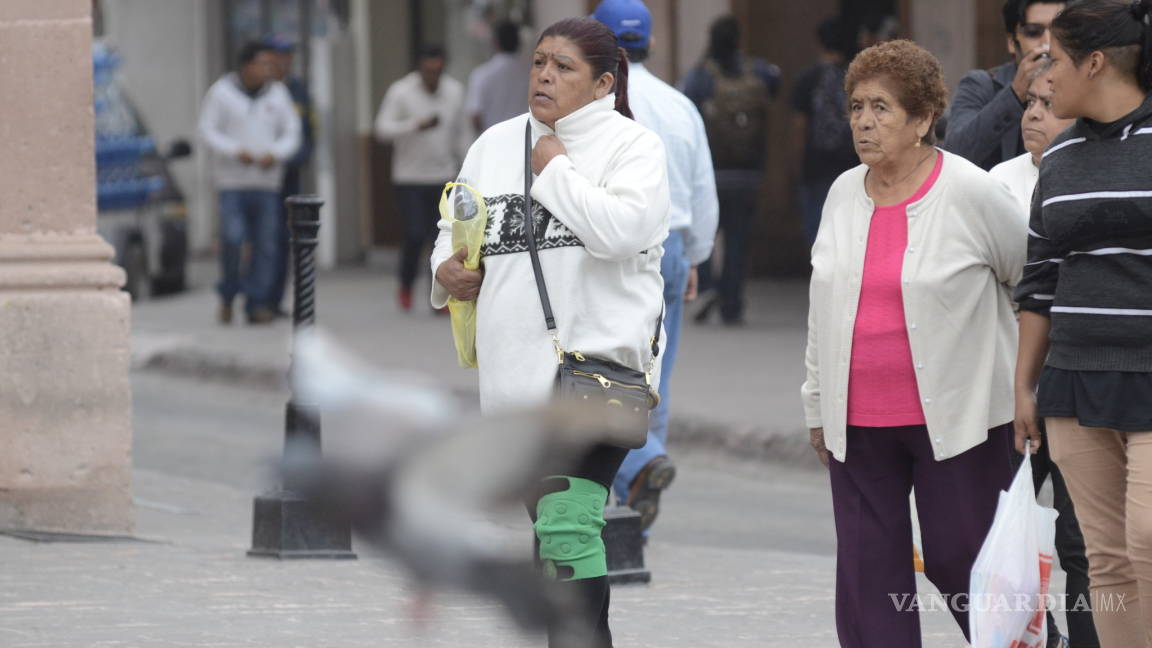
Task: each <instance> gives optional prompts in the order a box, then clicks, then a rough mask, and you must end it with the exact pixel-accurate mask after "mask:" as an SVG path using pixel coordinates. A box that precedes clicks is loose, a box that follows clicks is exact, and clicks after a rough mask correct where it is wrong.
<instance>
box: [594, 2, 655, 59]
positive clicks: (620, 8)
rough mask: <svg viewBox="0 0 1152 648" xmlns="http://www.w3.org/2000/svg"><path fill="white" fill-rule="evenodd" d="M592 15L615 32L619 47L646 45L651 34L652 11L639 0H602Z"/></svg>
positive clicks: (627, 47)
mask: <svg viewBox="0 0 1152 648" xmlns="http://www.w3.org/2000/svg"><path fill="white" fill-rule="evenodd" d="M592 17H593V18H595V19H596V20H599V21H600V22H602V23H604V24H605V25H607V26H608V29H611V30H612V33H614V34H616V39H617V40H619V41H620V46H621V47H624V48H626V49H644V48H646V47H648V40H649V39H650V38H651V36H652V13H651V12H650V11H648V7H646V6H644V3H643V2H641V0H604V1H603V2H601V3H600V4H599V5H598V6H597V7H596V11H594V12H592ZM625 36H631V37H630V38H625Z"/></svg>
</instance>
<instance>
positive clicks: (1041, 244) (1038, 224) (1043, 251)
mask: <svg viewBox="0 0 1152 648" xmlns="http://www.w3.org/2000/svg"><path fill="white" fill-rule="evenodd" d="M1040 196H1041V193H1040V184H1039V183H1037V184H1036V191H1035V193H1033V194H1032V209H1031V213H1030V215H1029V218H1028V261H1027V263H1025V264H1024V276H1023V277H1022V278H1021V280H1020V283H1019V285H1017V286H1016V301H1017V302H1018V303H1019V304H1020V309H1021V310H1026V311H1032V312H1034V313H1039V314H1041V315H1044V316H1048V312H1049V310H1050V309H1051V308H1052V300H1053V299H1055V297H1056V279H1057V274H1058V273H1059V271H1060V263H1061V262H1062V261H1063V255H1062V254H1061V253H1060V251H1059V249H1057V247H1056V246H1055V245H1053V244H1052V241H1051V240H1050V239H1049V238H1048V234H1047V232H1046V231H1045V229H1044V218H1043V211H1042V210H1041V204H1042V199H1041V197H1040Z"/></svg>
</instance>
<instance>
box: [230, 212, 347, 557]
mask: <svg viewBox="0 0 1152 648" xmlns="http://www.w3.org/2000/svg"><path fill="white" fill-rule="evenodd" d="M285 204H287V206H288V228H289V231H290V232H291V236H292V243H291V247H292V267H293V277H294V279H295V289H294V297H295V298H294V300H293V308H292V329H293V333H295V332H296V331H299V330H301V329H303V328H307V327H310V326H312V325H313V324H315V322H316V245H317V243H318V238H317V236H318V234H319V232H320V207H321V206H323V204H324V200H323V199H322V198H320V197H319V196H315V195H304V196H289V197H288V199H287V200H286V201H285ZM284 423H285V425H284V427H285V429H284V445H285V449H286V450H287V449H288V448H291V450H292V452H293V453H297V454H299V453H304V454H313V455H315V456H317V457H318V456H319V454H320V415H319V412H317V410H316V408H314V407H311V406H309V405H308V404H306V403H298V402H297V400H296V395H295V390H293V395H292V397H291V398H290V399H289V401H288V404H287V407H286V408H285V417H284ZM253 511H254V512H253V523H252V549H250V550H249V551H248V555H249V556H253V557H268V558H281V559H284V558H328V559H351V558H355V557H356V554H354V553H352V532H351V529H350V528H349V527H348V526H347V525H346V524H345V525H341V524H338V523H333V522H332V521H330V520H328V519H326V518H324V517H321V516H319V515H317V512H316V510H315V508H314V506H313V505H312V504H311V503H310V502H308V501H306V500H304V499H302V498H300V497H299V496H297V495H296V494H295V493H294V492H293V484H292V483H284V484H282V485H281V486H280V488H279V489H278V490H276V491H273V492H271V493H266V494H264V495H261V496H259V497H257V498H256V499H255V502H254V507H253Z"/></svg>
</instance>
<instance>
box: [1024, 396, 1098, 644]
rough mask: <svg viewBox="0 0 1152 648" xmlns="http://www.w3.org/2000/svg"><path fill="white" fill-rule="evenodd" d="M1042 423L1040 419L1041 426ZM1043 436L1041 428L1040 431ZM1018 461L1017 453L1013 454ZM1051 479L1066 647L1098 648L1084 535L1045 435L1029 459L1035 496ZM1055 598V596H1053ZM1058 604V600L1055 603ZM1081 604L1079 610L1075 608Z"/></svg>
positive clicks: (1053, 631) (1053, 632) (1052, 623)
mask: <svg viewBox="0 0 1152 648" xmlns="http://www.w3.org/2000/svg"><path fill="white" fill-rule="evenodd" d="M1043 423H1044V419H1040V424H1041V426H1043ZM1041 432H1042V434H1043V427H1041ZM1013 455H1014V456H1015V457H1017V458H1019V457H1020V456H1021V455H1020V454H1019V453H1016V452H1013ZM1048 477H1052V507H1053V508H1055V509H1056V512H1057V513H1058V514H1059V515H1058V517H1057V518H1056V556H1057V558H1058V559H1059V560H1060V568H1061V569H1063V570H1064V573H1065V574H1067V576H1068V580H1067V583H1066V586H1065V594H1066V595H1067V597H1068V598H1067V605H1066V606H1065V614H1066V615H1067V617H1068V643H1069V644H1070V646H1071V648H1099V646H1100V640H1099V639H1098V638H1097V637H1096V626H1095V624H1093V623H1092V611H1091V609H1090V608H1091V603H1090V602H1091V600H1092V599H1091V598H1089V593H1088V558H1087V556H1086V555H1085V550H1084V535H1083V534H1082V533H1080V524H1079V522H1077V521H1076V511H1075V510H1074V509H1073V508H1072V498H1071V497H1069V495H1068V486H1067V485H1066V484H1065V483H1064V477H1063V476H1062V475H1061V474H1060V469H1059V468H1057V467H1056V464H1055V462H1053V461H1052V456H1051V455H1049V454H1048V438H1047V434H1044V436H1043V440H1042V442H1041V443H1040V450H1039V451H1038V452H1037V453H1036V454H1034V455H1032V482H1033V484H1034V485H1035V486H1036V492H1037V493H1039V492H1040V488H1041V487H1042V486H1043V485H1044V480H1045V479H1047V478H1048ZM1052 593H1053V594H1058V592H1052ZM1057 600H1059V599H1057ZM1081 601H1084V602H1085V603H1081V604H1080V605H1079V606H1078V605H1077V604H1078V603H1080V602H1081ZM1058 635H1059V629H1058V628H1057V627H1056V620H1055V619H1054V618H1053V617H1052V613H1051V612H1049V613H1048V636H1049V638H1053V637H1056V636H1058Z"/></svg>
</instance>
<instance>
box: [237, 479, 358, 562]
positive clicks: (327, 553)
mask: <svg viewBox="0 0 1152 648" xmlns="http://www.w3.org/2000/svg"><path fill="white" fill-rule="evenodd" d="M253 510H254V515H253V523H252V549H250V550H249V551H248V555H249V556H252V557H256V558H279V559H281V560H293V559H327V560H355V558H356V554H354V553H352V532H351V530H350V529H349V528H348V525H346V524H343V525H342V524H339V523H333V522H331V521H329V520H328V519H326V518H324V517H323V516H320V515H317V511H316V509H315V506H314V505H313V504H312V503H310V502H308V501H306V500H304V499H301V498H299V497H297V496H295V495H293V494H291V493H286V492H284V491H279V492H274V493H268V494H266V495H261V496H259V497H257V498H255V501H254V507H253Z"/></svg>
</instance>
